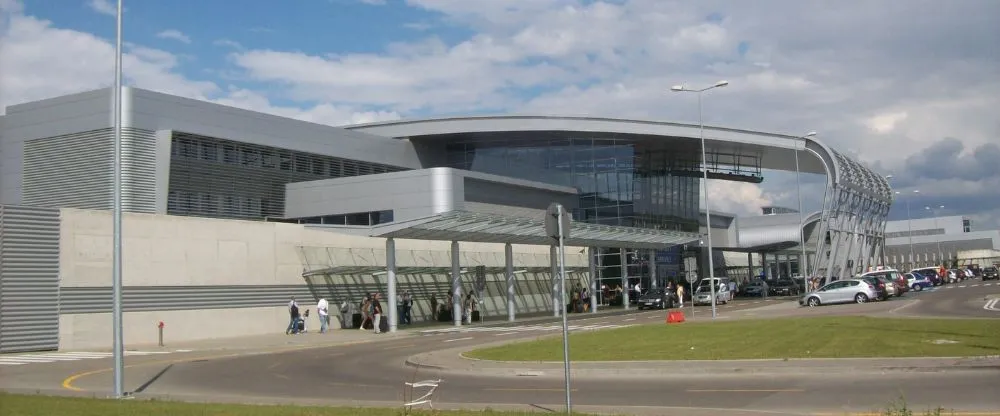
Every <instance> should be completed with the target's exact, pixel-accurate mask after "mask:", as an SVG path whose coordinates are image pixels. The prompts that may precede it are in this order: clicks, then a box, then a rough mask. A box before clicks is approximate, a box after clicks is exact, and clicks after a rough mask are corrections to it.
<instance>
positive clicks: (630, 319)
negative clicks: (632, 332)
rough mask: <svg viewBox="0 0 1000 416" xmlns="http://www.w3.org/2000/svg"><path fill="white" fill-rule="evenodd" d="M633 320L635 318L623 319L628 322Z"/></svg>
mask: <svg viewBox="0 0 1000 416" xmlns="http://www.w3.org/2000/svg"><path fill="white" fill-rule="evenodd" d="M634 320H635V318H628V319H625V322H630V321H634Z"/></svg>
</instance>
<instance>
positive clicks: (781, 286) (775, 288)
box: [770, 279, 801, 296]
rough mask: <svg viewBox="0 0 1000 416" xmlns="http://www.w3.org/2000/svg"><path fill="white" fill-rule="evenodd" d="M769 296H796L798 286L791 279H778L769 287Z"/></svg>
mask: <svg viewBox="0 0 1000 416" xmlns="http://www.w3.org/2000/svg"><path fill="white" fill-rule="evenodd" d="M770 289H771V294H772V295H775V296H798V294H799V293H801V291H799V285H797V284H795V281H794V280H792V279H778V280H776V281H775V282H774V284H773V285H771V286H770Z"/></svg>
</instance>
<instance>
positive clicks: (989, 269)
mask: <svg viewBox="0 0 1000 416" xmlns="http://www.w3.org/2000/svg"><path fill="white" fill-rule="evenodd" d="M983 271H984V272H990V273H994V272H996V271H997V268H996V267H984V268H983Z"/></svg>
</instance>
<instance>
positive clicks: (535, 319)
mask: <svg viewBox="0 0 1000 416" xmlns="http://www.w3.org/2000/svg"><path fill="white" fill-rule="evenodd" d="M637 312H638V311H637V310H636V309H635V308H634V307H633V308H630V309H628V310H623V309H621V308H614V309H604V310H599V311H598V312H597V313H591V312H586V313H571V314H567V316H566V318H567V320H568V321H576V320H580V319H594V318H601V317H612V316H621V315H629V314H634V313H637ZM664 314H666V311H664ZM484 321H485V322H482V323H480V322H476V323H473V324H471V325H462V327H463V328H468V327H484V326H486V327H511V326H519V325H537V324H545V323H555V322H562V318H561V317H559V318H556V317H553V316H552V312H551V311H549V312H545V313H535V314H531V315H527V314H525V315H520V316H518V317H517V320H516V321H514V322H508V321H507V315H497V316H491V317H486V318H485V320H484ZM452 327H453V324H452V323H450V322H418V323H414V324H413V325H400V326H399V327H398V329H397V331H396V332H395V333H383V334H378V335H376V334H374V333H373V332H372V331H371V330H364V331H361V330H358V329H357V328H353V329H339V328H334V329H331V330H330V331H328V332H327V333H325V334H320V333H319V332H316V331H310V332H306V333H303V334H299V335H285V334H284V333H283V332H275V333H273V334H262V335H247V336H242V337H226V338H214V339H207V340H197V341H176V342H169V341H168V342H166V343H164V346H163V347H160V346H158V345H156V344H145V345H142V344H134V345H128V346H126V350H141V351H177V350H191V351H220V350H232V351H265V350H269V349H285V348H311V347H328V346H336V345H345V344H356V343H367V342H379V341H383V340H389V339H399V338H404V337H409V336H413V335H415V334H418V333H419V332H420V331H424V330H429V329H436V328H452ZM101 352H106V351H104V350H101Z"/></svg>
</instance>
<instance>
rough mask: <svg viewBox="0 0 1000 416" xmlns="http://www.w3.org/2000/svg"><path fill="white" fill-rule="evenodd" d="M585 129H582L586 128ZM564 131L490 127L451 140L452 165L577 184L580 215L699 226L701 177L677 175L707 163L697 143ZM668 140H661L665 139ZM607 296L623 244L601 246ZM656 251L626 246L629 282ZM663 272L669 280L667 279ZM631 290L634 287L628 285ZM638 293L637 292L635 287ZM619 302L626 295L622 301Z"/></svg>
mask: <svg viewBox="0 0 1000 416" xmlns="http://www.w3.org/2000/svg"><path fill="white" fill-rule="evenodd" d="M580 135H583V134H580ZM565 136H566V134H565V133H551V134H548V133H531V134H525V135H521V136H518V135H516V134H507V135H499V134H488V135H477V136H475V137H464V138H460V139H455V138H451V140H449V142H448V144H447V145H446V151H447V165H448V166H449V167H453V168H458V169H465V170H471V171H476V172H483V173H490V174H496V175H502V176H508V177H515V178H520V179H526V180H532V181H538V182H545V183H551V184H557V185H563V186H570V187H574V188H576V189H578V190H579V192H580V203H579V207H578V208H577V209H576V210H575V211H574V213H573V216H574V220H576V221H581V222H588V223H595V224H605V225H617V226H626V227H639V228H653V229H666V230H678V231H687V232H698V207H699V200H698V198H699V190H700V188H699V183H700V182H699V178H696V177H692V176H691V175H690V174H688V175H674V174H672V172H680V171H683V172H691V171H697V170H698V169H700V163H698V162H699V161H700V155H699V154H696V153H695V151H694V150H692V149H671V148H667V147H665V146H662V145H658V141H657V138H656V137H637V136H632V137H625V138H617V137H616V138H604V137H565ZM660 142H662V141H660ZM598 253H599V254H598V255H599V261H598V269H599V271H600V272H599V279H600V281H599V286H598V287H601V286H602V285H603V286H605V287H607V289H608V293H605V295H606V296H601V299H602V300H603V302H602V303H606V304H607V303H611V304H614V300H613V299H614V297H615V292H616V290H615V289H617V288H618V287H619V286H621V274H622V268H621V260H620V259H621V257H620V251H619V250H618V249H607V248H599V251H598ZM648 254H649V253H647V252H646V251H644V250H643V251H636V250H626V273H627V275H628V282H629V286H630V287H631V286H634V285H635V284H636V283H640V285H641V287H642V288H643V290H644V291H645V289H648V288H650V286H651V284H652V283H653V282H651V281H650V279H649V276H650V274H649V263H650V260H651V259H650V258H649V255H648ZM657 280H659V282H658V283H659V284H660V285H662V284H663V282H664V281H665V280H664V279H657ZM622 289H623V290H627V288H622ZM631 299H633V300H634V299H635V296H634V293H633V294H632V295H631ZM619 304H620V303H619Z"/></svg>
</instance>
